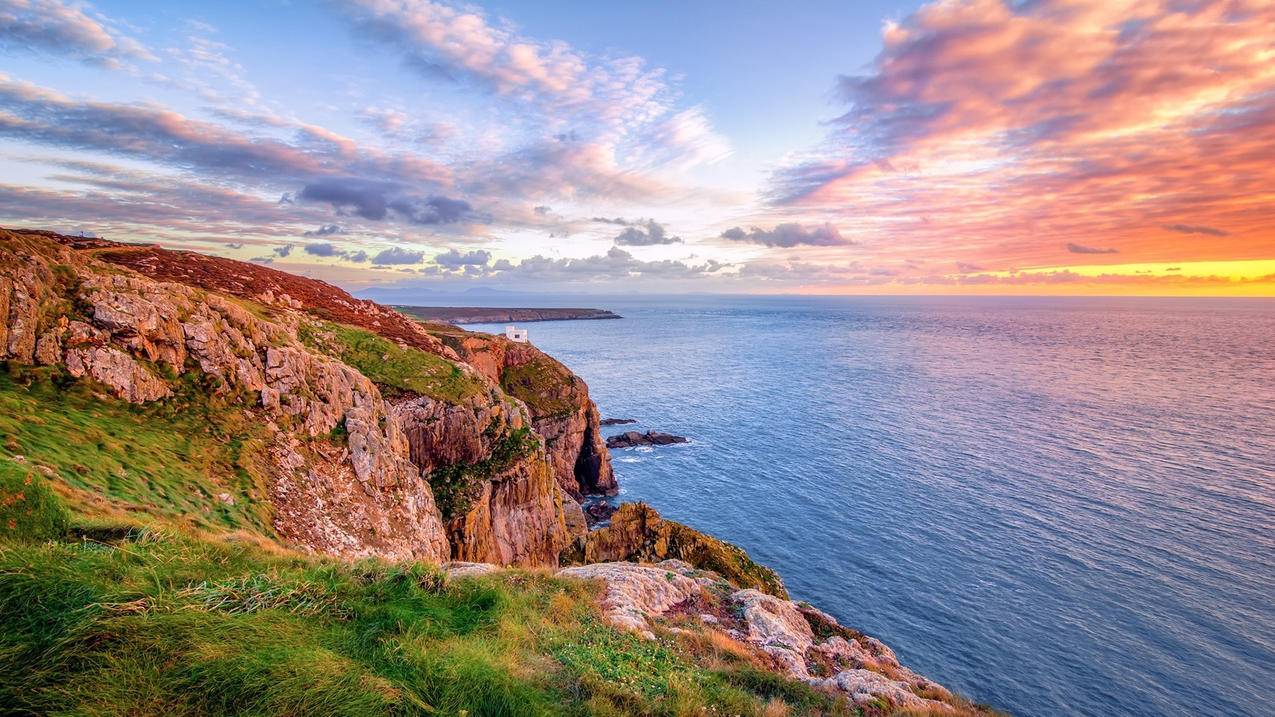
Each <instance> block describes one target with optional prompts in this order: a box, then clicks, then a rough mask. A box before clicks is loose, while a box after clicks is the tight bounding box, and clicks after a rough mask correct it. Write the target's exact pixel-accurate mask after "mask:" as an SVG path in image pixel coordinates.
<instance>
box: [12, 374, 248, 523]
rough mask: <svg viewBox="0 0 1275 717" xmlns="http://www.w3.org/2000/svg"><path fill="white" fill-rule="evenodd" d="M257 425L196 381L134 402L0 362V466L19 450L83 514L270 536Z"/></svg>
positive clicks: (234, 404)
mask: <svg viewBox="0 0 1275 717" xmlns="http://www.w3.org/2000/svg"><path fill="white" fill-rule="evenodd" d="M262 431H263V429H262V428H261V427H260V425H259V424H258V423H257V422H254V421H253V420H252V419H251V417H250V415H249V414H248V413H246V412H245V411H244V410H243V406H242V405H239V404H238V403H237V397H233V396H228V397H224V398H214V397H212V396H210V395H209V394H208V392H207V388H206V387H203V386H199V385H197V384H196V383H193V379H188V380H187V382H185V383H181V384H180V385H179V387H178V390H177V393H176V396H174V397H173V398H171V399H167V400H165V401H161V402H156V403H153V404H148V405H145V406H138V405H134V404H130V403H128V402H126V401H122V400H119V399H115V398H112V397H110V396H108V395H106V394H105V393H104V392H100V391H97V390H95V388H94V387H93V385H92V384H91V383H89V382H84V381H72V380H70V379H69V377H67V376H66V375H65V374H62V373H60V372H59V371H57V370H54V369H47V368H39V369H36V368H29V367H19V366H17V365H16V364H5V365H4V366H3V367H0V465H4V464H9V465H12V463H11V458H10V457H12V456H21V459H20V460H22V461H24V463H23V464H22V465H23V466H25V467H26V468H27V469H29V470H30V471H32V472H34V473H38V474H41V475H48V476H50V477H53V478H55V479H56V482H57V483H58V484H60V485H61V486H64V487H65V488H66V489H67V492H68V493H69V494H70V495H71V497H72V500H71V508H72V509H73V510H74V511H75V512H77V513H80V514H97V515H100V514H101V513H103V512H115V513H120V514H123V515H134V516H139V515H149V516H159V517H163V518H166V519H177V520H181V521H185V522H187V523H189V524H191V525H193V526H197V527H200V528H204V529H212V530H236V529H245V530H250V531H252V532H256V533H260V534H263V535H273V529H272V527H271V516H270V510H269V505H268V503H267V502H266V497H267V496H266V488H265V485H266V483H265V481H266V475H267V469H266V468H265V465H266V457H265V455H264V452H265V440H264V438H263V435H262ZM221 494H226V495H228V496H229V498H230V500H231V501H233V505H231V504H230V503H228V502H223V501H222V500H219V499H218V496H219V495H221Z"/></svg>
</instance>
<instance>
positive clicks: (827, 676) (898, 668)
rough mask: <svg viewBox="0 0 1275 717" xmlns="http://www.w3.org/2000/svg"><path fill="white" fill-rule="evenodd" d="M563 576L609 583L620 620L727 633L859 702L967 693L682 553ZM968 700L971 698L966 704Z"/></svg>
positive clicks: (783, 667)
mask: <svg viewBox="0 0 1275 717" xmlns="http://www.w3.org/2000/svg"><path fill="white" fill-rule="evenodd" d="M558 575H559V576H562V577H568V578H575V579H582V580H599V581H601V582H602V583H604V585H605V588H604V593H603V599H602V609H603V614H604V616H605V618H606V619H607V620H608V621H609V622H610V623H612V624H614V625H616V626H618V627H621V628H624V629H628V630H633V631H635V632H637V633H638V634H640V635H642V636H643V637H646V638H648V639H655V637H656V634H655V631H656V630H658V629H661V628H662V629H667V630H686V629H688V627H687V626H688V625H689V626H694V627H695V629H702V630H708V631H715V632H720V633H723V634H724V635H725V636H726V637H727V638H729V639H730V640H734V641H737V642H738V643H742V645H744V646H747V647H748V648H751V649H753V650H756V651H758V652H759V653H761V654H762V655H764V656H765V657H766V659H767V662H769V666H770V667H771V668H772V669H774V670H776V671H778V672H781V673H783V674H785V675H787V676H789V677H791V678H793V679H797V680H801V681H803V682H806V683H808V684H810V685H812V686H815V687H816V688H819V689H822V690H825V691H828V692H833V693H837V694H841V695H844V696H845V697H846V698H847V699H849V700H850V701H851V702H853V703H855V704H858V705H868V704H881V703H885V704H889V705H891V706H892V707H894V708H895V709H899V710H917V711H920V712H921V713H936V714H943V713H948V712H953V711H954V710H953V706H954V705H955V704H959V703H960V701H959V700H957V698H955V697H953V695H952V694H951V693H950V692H948V691H947V690H946V689H944V688H943V687H942V686H940V685H938V684H937V683H935V682H933V681H931V680H928V679H926V678H925V677H922V676H920V675H918V674H916V673H915V672H912V671H911V670H909V669H908V668H906V667H904V666H903V665H901V664H899V661H898V658H896V657H895V655H894V653H893V652H892V651H891V650H890V648H888V647H886V646H885V645H884V644H882V643H881V642H880V641H878V640H875V639H873V638H871V637H868V636H866V635H864V634H862V633H860V632H858V631H856V630H852V629H850V628H846V627H843V626H841V625H840V624H838V623H837V621H836V620H835V619H833V618H832V617H831V616H829V615H827V614H825V613H823V612H820V611H819V610H816V609H815V608H813V607H811V606H809V605H807V604H804V603H796V602H792V601H789V600H785V599H782V598H779V597H775V596H774V595H767V594H766V593H762V592H759V591H757V590H754V589H743V590H740V589H737V588H736V587H735V586H733V585H731V584H730V583H729V582H728V581H726V580H725V579H724V578H723V577H722V576H721V575H718V574H716V573H713V572H709V571H704V570H699V569H697V568H694V567H692V566H691V565H689V564H687V563H685V562H682V561H680V560H665V561H662V562H659V563H655V564H646V565H640V564H635V563H629V562H615V563H598V564H593V565H584V566H579V567H571V568H565V569H563V570H560V571H559V572H558ZM962 706H964V705H962Z"/></svg>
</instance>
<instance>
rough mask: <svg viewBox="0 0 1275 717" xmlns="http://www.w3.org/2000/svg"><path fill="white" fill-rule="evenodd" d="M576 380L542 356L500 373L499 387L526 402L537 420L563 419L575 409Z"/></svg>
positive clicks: (577, 407)
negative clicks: (555, 417)
mask: <svg viewBox="0 0 1275 717" xmlns="http://www.w3.org/2000/svg"><path fill="white" fill-rule="evenodd" d="M578 380H579V379H577V378H576V376H575V375H574V374H572V373H571V372H570V371H568V370H567V369H566V367H565V366H563V365H562V364H560V363H558V362H557V361H554V360H553V359H551V358H549V357H548V356H544V355H541V356H537V357H536V358H534V359H532V360H531V361H529V362H527V363H525V364H520V365H517V366H509V367H506V368H505V370H504V371H502V372H501V373H500V386H501V388H503V389H505V393H507V394H509V395H510V396H513V397H514V398H517V399H519V400H521V401H522V402H524V403H526V404H527V406H528V408H530V409H531V411H532V413H533V414H534V415H535V416H536V418H544V417H546V416H566V415H570V414H571V413H574V412H575V411H576V410H578V409H579V408H580V404H579V397H578V396H576V392H575V391H573V390H571V389H572V387H574V386H575V384H576V381H578Z"/></svg>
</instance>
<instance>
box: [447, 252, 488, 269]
mask: <svg viewBox="0 0 1275 717" xmlns="http://www.w3.org/2000/svg"><path fill="white" fill-rule="evenodd" d="M489 261H491V253H490V252H486V251H483V250H481V249H475V250H474V251H469V252H465V253H464V254H462V253H460V252H459V251H456V250H455V249H448V250H447V251H445V252H443V253H442V254H438V255H436V256H435V257H434V262H435V263H437V264H438V265H439V266H443V267H447V268H448V269H458V268H464V267H467V266H485V265H486V264H487V262H489Z"/></svg>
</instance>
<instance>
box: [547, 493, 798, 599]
mask: <svg viewBox="0 0 1275 717" xmlns="http://www.w3.org/2000/svg"><path fill="white" fill-rule="evenodd" d="M610 520H611V522H610V525H608V526H607V527H605V528H599V529H597V530H594V531H592V532H590V533H588V534H587V535H584V536H581V537H579V538H577V539H576V540H575V542H573V543H572V544H571V546H570V547H568V548H567V549H566V550H565V551H563V553H562V562H563V564H568V565H575V564H588V563H607V562H621V561H633V562H645V563H655V562H659V561H662V560H666V559H670V558H674V559H678V560H682V561H684V562H686V563H688V564H690V565H693V566H695V567H696V568H699V569H702V570H711V571H713V572H715V573H717V574H719V575H722V576H723V577H725V578H727V579H728V580H730V581H731V582H733V583H735V584H736V585H740V586H742V587H749V588H756V589H758V590H762V591H764V592H767V593H769V594H772V595H776V596H779V597H783V598H786V597H788V591H787V590H786V589H785V588H784V583H783V581H782V580H780V579H779V576H778V575H777V574H775V572H774V571H773V570H771V569H770V568H767V567H765V566H763V565H758V564H757V563H755V562H753V560H752V559H751V558H749V557H748V553H746V552H744V551H743V550H742V549H740V548H739V547H737V546H734V545H731V544H730V543H727V542H726V541H724V540H718V539H717V538H714V537H712V536H711V535H705V534H704V533H701V532H699V531H698V530H695V529H694V528H691V527H689V526H686V525H682V524H681V523H677V522H674V521H672V520H665V519H664V518H662V517H660V514H659V513H657V512H656V511H655V509H654V508H652V507H651V506H649V505H646V504H645V503H625V504H623V505H621V506H620V508H619V510H617V511H616V512H615V513H614V514H612V515H611V516H610Z"/></svg>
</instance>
